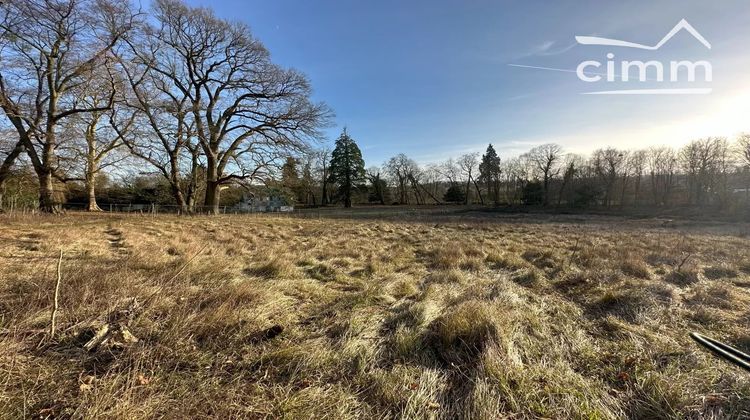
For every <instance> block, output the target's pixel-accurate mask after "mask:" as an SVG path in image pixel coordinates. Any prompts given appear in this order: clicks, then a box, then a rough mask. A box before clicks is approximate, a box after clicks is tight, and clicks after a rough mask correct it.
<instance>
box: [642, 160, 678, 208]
mask: <svg viewBox="0 0 750 420" xmlns="http://www.w3.org/2000/svg"><path fill="white" fill-rule="evenodd" d="M646 160H647V165H648V169H649V175H650V178H651V193H652V195H653V200H654V205H662V206H668V205H669V204H670V197H671V194H672V189H673V188H674V176H675V171H676V169H677V156H676V154H675V151H674V150H673V149H672V148H669V147H652V148H650V149H648V154H647V159H646Z"/></svg>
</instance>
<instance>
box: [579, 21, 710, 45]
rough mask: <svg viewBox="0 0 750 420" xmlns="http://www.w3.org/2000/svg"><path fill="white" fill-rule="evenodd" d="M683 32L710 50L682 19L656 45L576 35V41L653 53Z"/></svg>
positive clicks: (582, 43) (695, 31)
mask: <svg viewBox="0 0 750 420" xmlns="http://www.w3.org/2000/svg"><path fill="white" fill-rule="evenodd" d="M682 30H685V31H688V33H690V34H691V35H692V36H693V37H694V38H695V39H697V40H698V41H699V42H700V43H701V44H703V46H705V47H706V48H708V49H709V50H710V49H711V43H710V42H708V41H707V40H706V38H704V37H703V35H701V34H700V32H698V31H697V30H696V29H695V28H694V27H693V25H691V24H690V23H688V21H687V20H685V19H682V20H681V21H680V22H679V23H677V25H675V27H674V28H672V30H671V31H669V33H668V34H667V35H666V36H664V38H662V39H661V41H659V42H658V43H657V44H656V45H653V46H651V45H644V44H638V43H635V42H630V41H622V40H619V39H611V38H600V37H596V36H578V35H576V41H577V42H578V43H579V44H581V45H606V46H612V47H626V48H637V49H641V50H650V51H655V50H658V49H659V48H661V47H662V46H663V45H664V44H666V43H667V42H669V40H670V39H672V37H674V36H675V35H677V33H679V32H680V31H682Z"/></svg>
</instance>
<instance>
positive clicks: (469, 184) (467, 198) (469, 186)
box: [464, 174, 471, 205]
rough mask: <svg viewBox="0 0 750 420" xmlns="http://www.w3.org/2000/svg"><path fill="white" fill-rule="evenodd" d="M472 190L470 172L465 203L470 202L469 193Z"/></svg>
mask: <svg viewBox="0 0 750 420" xmlns="http://www.w3.org/2000/svg"><path fill="white" fill-rule="evenodd" d="M470 192H471V174H469V179H468V180H466V194H464V205H468V204H469V193H470Z"/></svg>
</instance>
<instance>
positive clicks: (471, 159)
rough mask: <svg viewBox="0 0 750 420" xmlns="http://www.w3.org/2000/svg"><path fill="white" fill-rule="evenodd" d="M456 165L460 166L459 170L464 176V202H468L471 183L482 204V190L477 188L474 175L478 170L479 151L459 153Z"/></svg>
mask: <svg viewBox="0 0 750 420" xmlns="http://www.w3.org/2000/svg"><path fill="white" fill-rule="evenodd" d="M458 167H459V168H461V172H462V173H463V175H464V176H465V177H466V195H465V198H464V200H465V201H464V204H469V193H470V192H471V185H472V184H474V188H476V191H477V196H478V197H479V201H480V202H481V203H482V205H484V198H482V191H481V190H480V189H479V184H478V183H477V180H476V177H475V176H474V174H476V173H477V172H478V171H479V153H467V154H465V155H461V156H460V157H459V158H458Z"/></svg>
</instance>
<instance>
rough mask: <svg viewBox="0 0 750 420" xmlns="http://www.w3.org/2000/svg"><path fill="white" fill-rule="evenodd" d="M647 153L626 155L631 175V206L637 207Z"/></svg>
mask: <svg viewBox="0 0 750 420" xmlns="http://www.w3.org/2000/svg"><path fill="white" fill-rule="evenodd" d="M647 157H648V152H647V151H646V150H636V151H634V152H631V153H630V154H629V155H628V162H627V165H628V167H629V168H630V173H631V174H632V175H633V178H634V180H633V189H634V190H633V205H636V206H637V205H638V202H639V198H640V192H641V183H642V181H643V172H644V171H645V169H646V161H647Z"/></svg>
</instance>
